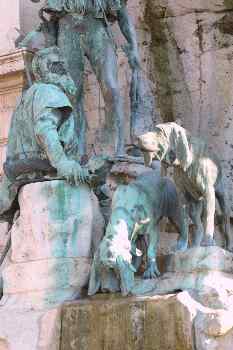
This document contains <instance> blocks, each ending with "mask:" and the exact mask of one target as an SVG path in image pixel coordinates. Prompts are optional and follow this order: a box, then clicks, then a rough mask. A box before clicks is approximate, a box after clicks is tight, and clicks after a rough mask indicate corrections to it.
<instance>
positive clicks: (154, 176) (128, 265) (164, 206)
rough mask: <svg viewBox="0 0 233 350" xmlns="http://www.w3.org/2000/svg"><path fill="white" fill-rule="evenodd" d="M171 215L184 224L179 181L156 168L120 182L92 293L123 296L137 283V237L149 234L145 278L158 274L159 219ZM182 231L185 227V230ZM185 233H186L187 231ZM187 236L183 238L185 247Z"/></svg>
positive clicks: (98, 254)
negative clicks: (124, 183) (161, 173)
mask: <svg viewBox="0 0 233 350" xmlns="http://www.w3.org/2000/svg"><path fill="white" fill-rule="evenodd" d="M164 216H165V217H168V218H169V219H170V220H171V221H172V222H173V223H174V224H175V225H176V226H179V225H180V211H179V203H178V197H177V192H176V187H175V184H174V183H173V182H172V181H171V180H170V179H169V178H166V177H161V176H160V174H158V173H157V172H155V171H150V172H146V173H144V174H142V175H140V176H139V177H138V178H137V179H136V180H135V181H133V182H131V183H130V184H128V185H120V186H118V188H117V190H116V191H115V193H114V195H113V201H112V213H111V217H110V220H109V223H108V225H107V229H106V233H105V236H104V238H103V240H102V242H101V243H100V246H99V248H98V250H97V252H96V254H95V256H94V260H93V264H92V268H91V276H90V282H89V295H93V294H95V293H96V292H97V291H98V290H99V289H100V288H101V289H102V291H110V292H116V291H119V290H121V292H122V294H123V295H127V294H129V293H130V291H131V290H132V288H133V286H134V274H135V272H136V270H137V267H136V266H135V264H134V262H133V260H134V259H133V258H134V257H135V256H140V255H141V252H140V251H139V249H137V240H138V238H139V237H140V236H141V235H143V237H144V235H145V236H147V237H148V241H149V245H146V247H147V248H146V255H147V269H146V271H145V273H144V278H154V277H156V276H158V275H159V274H160V273H159V269H158V267H157V263H156V254H157V246H158V240H159V222H160V220H161V218H162V217H164ZM181 231H182V230H181ZM183 232H185V231H184V230H183ZM186 241H187V237H182V236H180V237H179V241H178V245H179V246H183V244H185V242H186Z"/></svg>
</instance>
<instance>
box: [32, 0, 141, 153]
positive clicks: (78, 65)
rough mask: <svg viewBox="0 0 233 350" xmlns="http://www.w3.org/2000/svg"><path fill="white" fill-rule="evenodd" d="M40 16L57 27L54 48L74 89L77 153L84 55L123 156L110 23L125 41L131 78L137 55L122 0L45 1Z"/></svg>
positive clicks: (121, 116) (82, 120) (82, 139)
mask: <svg viewBox="0 0 233 350" xmlns="http://www.w3.org/2000/svg"><path fill="white" fill-rule="evenodd" d="M32 1H33V0H32ZM33 2H38V1H33ZM42 13H44V14H46V15H48V16H49V17H50V21H52V23H53V24H54V25H55V26H56V24H58V26H57V37H56V41H57V45H58V46H59V47H60V49H61V50H62V52H63V54H64V57H65V58H66V61H67V66H68V67H69V72H70V74H71V76H72V78H73V80H74V81H75V83H76V85H77V87H78V92H77V96H76V103H75V110H76V111H77V113H78V115H79V118H77V121H79V132H80V137H79V148H80V152H81V153H85V129H86V121H85V116H84V109H83V97H84V96H83V95H84V92H83V79H84V57H85V56H86V57H87V58H88V60H89V62H90V64H91V67H92V69H93V71H94V73H95V75H96V77H97V80H98V81H99V84H100V87H101V90H102V94H103V97H104V101H105V109H106V116H107V119H108V120H109V123H108V124H109V125H111V120H112V121H113V124H114V123H115V131H116V142H115V152H116V155H122V154H124V120H125V118H124V112H123V106H122V101H121V96H120V90H119V84H118V79H117V52H116V49H117V48H116V43H115V40H114V37H113V32H112V29H111V24H112V23H113V22H115V21H117V22H118V24H119V27H120V29H121V32H122V33H123V35H124V36H125V38H126V40H127V45H126V46H125V52H126V53H127V56H128V60H129V64H130V66H131V68H132V70H133V76H135V75H136V71H137V70H138V69H139V56H138V48H137V40H136V34H135V30H134V26H133V24H132V23H131V20H130V17H129V15H128V12H127V8H126V1H125V0H75V1H73V0H47V1H45V3H44V5H43V7H42V9H41V14H42ZM46 15H45V16H46ZM45 16H44V17H45ZM51 32H52V30H50V33H51ZM109 133H110V130H109Z"/></svg>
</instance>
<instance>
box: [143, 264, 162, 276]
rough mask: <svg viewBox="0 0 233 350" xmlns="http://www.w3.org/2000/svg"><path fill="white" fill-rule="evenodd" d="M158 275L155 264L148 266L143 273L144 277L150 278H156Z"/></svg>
mask: <svg viewBox="0 0 233 350" xmlns="http://www.w3.org/2000/svg"><path fill="white" fill-rule="evenodd" d="M159 276H160V272H159V270H158V268H157V267H155V266H150V267H148V268H147V269H146V271H145V272H144V274H143V278H144V279H152V278H157V277H159Z"/></svg>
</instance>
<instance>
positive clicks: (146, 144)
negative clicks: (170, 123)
mask: <svg viewBox="0 0 233 350" xmlns="http://www.w3.org/2000/svg"><path fill="white" fill-rule="evenodd" d="M138 147H139V148H140V150H141V151H142V153H143V156H144V161H145V165H146V166H150V165H151V163H152V161H153V160H159V161H163V160H164V158H165V156H166V153H167V151H168V148H169V144H168V141H167V139H166V136H165V135H164V134H163V132H162V131H161V130H160V129H158V128H156V129H155V131H153V132H147V133H145V134H143V135H141V136H138Z"/></svg>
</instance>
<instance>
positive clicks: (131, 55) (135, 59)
mask: <svg viewBox="0 0 233 350" xmlns="http://www.w3.org/2000/svg"><path fill="white" fill-rule="evenodd" d="M117 19H118V24H119V27H120V29H121V32H122V34H123V35H124V37H125V39H126V40H127V45H126V46H125V51H126V53H127V56H128V60H129V64H130V67H131V68H132V69H133V70H135V69H139V68H140V60H139V53H138V44H137V37H136V31H135V28H134V25H133V23H132V21H131V18H130V16H129V13H128V10H127V7H126V5H125V4H123V5H122V7H121V9H120V10H118V12H117Z"/></svg>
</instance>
